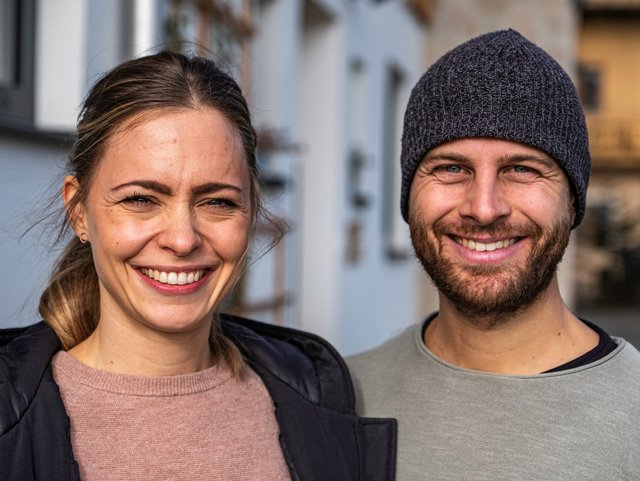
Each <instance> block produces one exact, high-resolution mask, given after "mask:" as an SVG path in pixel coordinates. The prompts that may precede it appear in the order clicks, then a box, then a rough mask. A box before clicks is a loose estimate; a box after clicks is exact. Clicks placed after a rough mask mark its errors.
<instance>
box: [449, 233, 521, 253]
mask: <svg viewBox="0 0 640 481" xmlns="http://www.w3.org/2000/svg"><path fill="white" fill-rule="evenodd" d="M451 238H452V239H453V240H454V241H455V242H457V243H458V244H460V245H462V246H464V247H466V248H468V249H471V250H474V251H477V252H491V251H496V250H500V249H505V248H507V247H510V246H512V245H513V244H515V243H516V242H518V241H519V240H521V239H522V237H509V238H506V239H500V240H496V241H480V240H474V239H468V238H466V237H457V236H451Z"/></svg>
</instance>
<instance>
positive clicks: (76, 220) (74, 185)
mask: <svg viewBox="0 0 640 481" xmlns="http://www.w3.org/2000/svg"><path fill="white" fill-rule="evenodd" d="M79 190H80V184H79V183H78V179H76V178H75V177H74V176H73V175H67V176H66V177H65V178H64V181H63V182H62V202H63V204H64V208H65V210H66V211H67V216H68V217H69V225H70V226H71V228H72V229H73V231H74V232H75V233H76V235H77V236H78V237H79V238H80V239H82V238H83V235H84V236H85V237H86V236H87V235H88V234H87V222H86V213H85V209H84V205H83V204H82V202H80V199H78V198H77V197H76V196H77V195H78V193H79Z"/></svg>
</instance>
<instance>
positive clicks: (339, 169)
mask: <svg viewBox="0 0 640 481" xmlns="http://www.w3.org/2000/svg"><path fill="white" fill-rule="evenodd" d="M638 3H639V1H632V0H626V1H623V0H620V1H614V0H611V1H606V0H599V1H596V0H588V1H587V0H583V1H576V0H536V1H535V2H532V1H530V0H113V1H109V2H104V1H102V0H0V49H1V51H2V52H3V55H2V57H1V58H0V202H1V205H2V207H1V208H0V272H1V274H0V305H1V306H2V316H1V317H0V326H6V325H16V324H28V323H31V322H33V321H34V320H36V319H37V317H36V316H37V315H36V313H35V306H36V304H37V297H38V294H39V291H40V290H41V288H42V285H43V284H44V282H45V281H46V276H47V274H48V272H49V270H50V267H51V263H52V262H53V260H54V258H55V255H56V254H57V253H56V252H52V251H51V249H50V244H51V241H52V239H51V238H50V237H45V238H42V237H38V232H39V231H38V230H37V229H36V230H34V231H32V232H30V233H29V234H28V235H27V236H25V237H22V238H21V237H20V234H21V233H22V232H23V231H24V230H25V229H26V228H27V227H28V226H29V225H31V224H32V223H33V222H34V221H35V220H37V218H38V211H37V209H38V208H41V207H44V206H45V205H46V204H47V203H48V202H49V201H50V199H49V198H48V197H47V195H49V196H51V195H54V194H55V193H56V190H57V189H58V188H59V186H60V185H61V180H62V179H61V177H60V174H61V172H62V167H63V165H64V162H65V157H66V153H67V149H68V146H69V138H70V135H71V134H72V132H73V128H74V124H75V118H76V116H77V113H78V109H79V106H80V104H81V102H82V99H83V96H84V95H85V93H86V92H87V89H88V87H89V86H90V85H91V84H92V83H93V82H94V81H95V80H96V79H97V78H98V76H99V75H100V74H101V73H102V72H104V71H106V70H108V69H109V68H111V67H112V66H114V65H116V64H117V63H119V62H121V61H123V60H125V59H128V58H131V57H134V56H136V55H140V54H142V53H145V52H152V51H154V50H157V49H159V48H161V47H169V48H173V49H178V50H182V49H189V50H194V49H196V50H197V48H195V45H196V44H197V45H201V46H203V47H204V52H203V53H205V54H206V55H209V56H213V58H214V59H216V60H217V61H218V62H219V63H220V64H221V65H223V66H225V67H226V68H227V69H228V70H229V71H230V72H231V73H232V74H233V75H234V76H235V77H236V78H237V79H238V80H239V82H240V84H241V85H242V87H243V90H244V92H245V93H246V96H247V97H248V99H249V104H250V107H251V110H252V115H253V118H254V124H255V126H256V127H257V129H258V132H259V144H260V145H259V151H258V155H259V162H260V164H261V167H262V172H263V176H262V179H261V184H262V191H263V194H264V198H265V200H266V202H267V206H268V207H269V208H270V209H271V210H272V211H274V212H276V213H278V214H280V215H282V216H283V217H284V218H285V219H286V220H287V221H288V223H289V225H290V232H289V234H288V235H287V236H286V237H285V239H284V240H283V242H281V244H280V245H278V246H276V247H275V248H274V249H272V250H270V251H269V252H267V253H265V249H266V247H265V244H263V243H260V242H257V243H256V245H255V246H254V248H253V250H252V252H251V260H250V265H249V270H248V274H247V275H246V276H245V277H244V278H243V280H242V282H241V283H240V284H239V286H238V288H237V289H236V291H235V293H234V295H233V297H232V298H231V299H230V300H229V303H228V305H227V306H226V308H227V309H229V310H233V311H235V312H238V313H241V314H244V315H247V316H250V317H254V318H257V319H261V320H265V321H268V322H273V323H279V324H284V325H289V326H292V327H298V328H301V329H306V330H310V331H313V332H316V333H318V334H320V335H322V336H324V337H326V338H328V339H329V340H331V341H332V342H334V343H335V344H336V346H337V347H338V348H339V349H340V350H341V351H342V352H344V353H345V354H348V353H352V352H356V351H359V350H362V349H365V348H368V347H371V346H373V345H375V344H378V343H380V342H382V341H383V340H385V339H387V338H388V337H390V336H391V335H393V334H395V333H397V332H398V331H399V330H401V329H402V328H403V327H404V326H406V325H407V324H410V323H413V322H416V321H417V320H419V318H420V317H421V316H424V315H426V314H427V313H428V312H430V311H431V310H433V309H434V308H435V307H436V306H437V299H436V294H435V291H434V289H433V287H432V286H431V285H430V284H429V282H428V281H427V279H426V277H425V275H424V274H423V273H422V272H421V270H420V268H419V267H418V264H417V262H415V260H414V258H413V255H412V253H411V247H410V242H409V240H408V233H407V229H406V226H405V225H404V222H403V221H402V219H401V217H400V214H399V201H398V199H399V189H400V177H399V148H400V144H399V139H400V133H401V123H402V114H403V110H404V107H405V105H406V101H407V99H408V96H409V92H410V89H411V87H412V86H413V84H414V83H415V82H416V81H417V79H418V78H419V76H420V75H421V74H422V72H423V71H424V70H425V68H426V67H427V66H428V65H430V64H431V63H433V62H434V61H435V60H436V59H437V58H438V57H439V56H440V55H442V54H443V53H444V52H446V51H447V50H449V49H450V48H452V47H454V46H455V45H457V44H459V43H460V42H462V41H464V40H467V39H468V38H471V37H473V36H475V35H479V34H482V33H485V32H488V31H493V30H498V29H502V28H514V29H516V30H518V31H520V32H521V33H522V34H523V35H525V36H526V37H528V38H530V39H531V40H532V41H534V42H535V43H537V44H538V45H540V46H541V47H542V48H544V49H545V50H547V51H548V52H549V53H550V54H551V55H552V56H553V57H554V58H556V59H557V60H558V61H559V63H560V64H561V65H563V67H564V68H565V69H566V70H567V71H568V72H569V74H570V75H571V76H572V77H573V78H574V80H575V81H576V83H577V84H578V85H579V87H580V92H581V94H582V97H583V101H584V103H585V108H586V110H587V121H588V124H589V129H590V131H591V142H592V145H591V147H592V153H593V160H594V172H593V177H592V183H591V189H590V192H589V196H588V213H587V217H586V219H585V223H584V225H583V226H581V228H580V229H578V231H577V234H578V236H574V237H576V239H574V241H573V242H572V244H571V245H570V248H569V251H568V253H567V255H566V256H565V260H564V261H563V263H562V264H561V268H560V281H561V289H562V291H563V294H564V296H565V299H566V300H567V301H568V303H569V304H570V305H571V306H575V305H580V304H584V302H585V300H586V299H591V300H596V301H601V300H603V299H609V300H611V299H614V298H623V299H624V298H626V299H629V298H634V297H635V299H637V298H638V297H639V295H638V272H640V267H638V262H639V261H638V236H639V234H638V225H639V223H640V220H638V212H640V209H639V207H640V206H638V202H640V195H638V194H639V193H640V192H639V187H638V177H639V176H640V167H639V164H638V162H639V160H638V159H639V158H640V141H639V140H638V139H639V138H640V137H639V134H640V123H638V122H639V121H638V120H637V119H636V118H635V112H636V111H638V107H640V105H638V104H639V103H640V94H639V93H638V91H637V89H635V88H634V82H635V78H636V77H637V75H638V73H640V72H639V71H640V61H639V60H638V56H639V55H640V54H639V53H638V50H637V48H636V47H637V45H638V41H639V40H640V39H639V38H638V37H640V34H639V33H638V32H640V28H639V27H640V13H639V12H640V6H639V5H638ZM4 53H7V54H4ZM47 192H48V194H47ZM47 235H48V236H49V235H50V234H47ZM576 240H577V242H576ZM576 253H578V255H576ZM578 260H579V261H578ZM636 302H638V301H636Z"/></svg>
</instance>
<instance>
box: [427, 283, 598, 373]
mask: <svg viewBox="0 0 640 481" xmlns="http://www.w3.org/2000/svg"><path fill="white" fill-rule="evenodd" d="M486 324H487V325H490V324H492V323H489V322H488V323H486ZM598 340H599V338H598V334H597V333H596V332H594V331H593V330H592V329H591V328H589V327H588V326H587V325H586V324H584V323H583V322H581V321H580V320H579V319H578V318H577V317H575V316H574V315H573V314H572V313H571V312H570V311H569V309H568V308H567V307H566V306H565V304H564V302H563V301H562V298H561V297H560V293H559V292H558V290H557V289H553V287H551V288H550V289H549V290H548V291H547V292H545V293H544V295H543V296H541V297H540V298H539V299H538V300H537V301H536V302H535V303H533V304H532V305H531V306H528V307H527V308H525V309H523V310H521V311H520V312H518V313H516V314H514V315H513V317H511V318H505V319H503V320H502V322H500V323H498V324H497V325H495V326H493V327H491V328H487V327H483V324H482V323H481V322H478V320H477V319H475V320H473V319H469V318H468V317H466V316H464V315H463V314H462V313H460V311H458V310H457V309H456V308H455V306H453V305H452V304H451V303H450V302H449V300H448V299H447V298H444V297H443V296H442V295H441V296H440V311H439V313H438V315H437V316H436V317H435V318H434V319H433V320H432V321H431V323H430V324H429V326H428V327H427V329H426V331H425V333H424V342H425V344H426V346H427V347H428V348H429V349H430V350H431V351H432V352H433V353H434V354H435V355H436V356H438V357H440V358H441V359H443V360H445V361H447V362H449V363H451V364H454V365H456V366H459V367H463V368H466V369H472V370H476V371H484V372H493V373H499V374H539V373H541V372H545V371H547V370H549V369H553V368H554V367H557V366H559V365H561V364H564V363H566V362H568V361H571V360H572V359H575V358H577V357H579V356H581V355H582V354H584V353H586V352H588V351H589V350H591V349H593V348H594V347H595V346H596V345H597V344H598Z"/></svg>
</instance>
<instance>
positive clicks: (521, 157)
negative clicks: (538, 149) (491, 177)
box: [500, 153, 558, 167]
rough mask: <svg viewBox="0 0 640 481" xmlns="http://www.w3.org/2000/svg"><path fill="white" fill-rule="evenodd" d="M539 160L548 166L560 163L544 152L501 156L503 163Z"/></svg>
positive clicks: (538, 161)
mask: <svg viewBox="0 0 640 481" xmlns="http://www.w3.org/2000/svg"><path fill="white" fill-rule="evenodd" d="M527 161H528V162H537V163H539V164H543V165H545V166H547V167H553V166H556V165H558V163H557V162H556V161H555V160H554V159H553V158H552V157H550V156H548V155H544V154H533V153H532V154H528V153H526V154H525V153H522V154H509V155H504V156H502V157H501V158H500V162H501V163H505V164H506V163H509V162H527Z"/></svg>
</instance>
